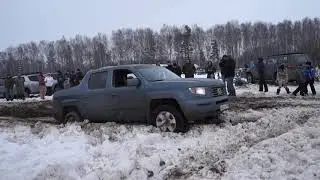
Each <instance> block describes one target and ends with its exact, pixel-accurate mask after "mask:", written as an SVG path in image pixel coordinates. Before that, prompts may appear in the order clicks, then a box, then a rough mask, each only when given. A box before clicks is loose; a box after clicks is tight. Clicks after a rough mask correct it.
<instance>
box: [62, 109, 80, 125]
mask: <svg viewBox="0 0 320 180" xmlns="http://www.w3.org/2000/svg"><path fill="white" fill-rule="evenodd" d="M82 121H83V119H82V118H81V116H80V115H79V113H78V112H77V111H75V110H71V111H69V112H67V113H66V114H65V116H64V119H63V123H67V122H82Z"/></svg>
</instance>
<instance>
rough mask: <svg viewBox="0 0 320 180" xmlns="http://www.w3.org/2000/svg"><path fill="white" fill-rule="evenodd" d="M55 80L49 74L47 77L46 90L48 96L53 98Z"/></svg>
mask: <svg viewBox="0 0 320 180" xmlns="http://www.w3.org/2000/svg"><path fill="white" fill-rule="evenodd" d="M53 81H54V79H53V77H52V76H51V75H50V74H47V75H46V77H45V82H46V90H47V95H48V96H51V95H52V94H53V87H52V86H53V84H54V82H53Z"/></svg>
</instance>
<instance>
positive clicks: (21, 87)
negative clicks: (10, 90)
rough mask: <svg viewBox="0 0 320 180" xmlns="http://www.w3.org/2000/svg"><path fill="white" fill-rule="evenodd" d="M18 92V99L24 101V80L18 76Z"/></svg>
mask: <svg viewBox="0 0 320 180" xmlns="http://www.w3.org/2000/svg"><path fill="white" fill-rule="evenodd" d="M15 85H16V91H17V98H19V99H22V100H24V99H25V96H24V78H23V77H21V76H20V75H18V77H17V78H16V80H15Z"/></svg>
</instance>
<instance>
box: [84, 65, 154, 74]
mask: <svg viewBox="0 0 320 180" xmlns="http://www.w3.org/2000/svg"><path fill="white" fill-rule="evenodd" d="M148 67H156V66H155V65H152V64H126V65H117V66H105V67H102V68H99V69H94V70H90V72H99V71H105V70H112V69H121V68H126V69H127V68H129V69H130V68H134V69H140V68H148Z"/></svg>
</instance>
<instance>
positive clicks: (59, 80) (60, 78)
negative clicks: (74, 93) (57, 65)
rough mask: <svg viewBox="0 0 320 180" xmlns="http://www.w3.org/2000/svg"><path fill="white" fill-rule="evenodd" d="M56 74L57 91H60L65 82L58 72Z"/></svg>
mask: <svg viewBox="0 0 320 180" xmlns="http://www.w3.org/2000/svg"><path fill="white" fill-rule="evenodd" d="M57 73H58V75H57V81H58V89H59V90H61V89H64V87H63V83H64V81H65V78H64V76H63V74H62V72H61V71H60V70H59V71H57Z"/></svg>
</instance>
